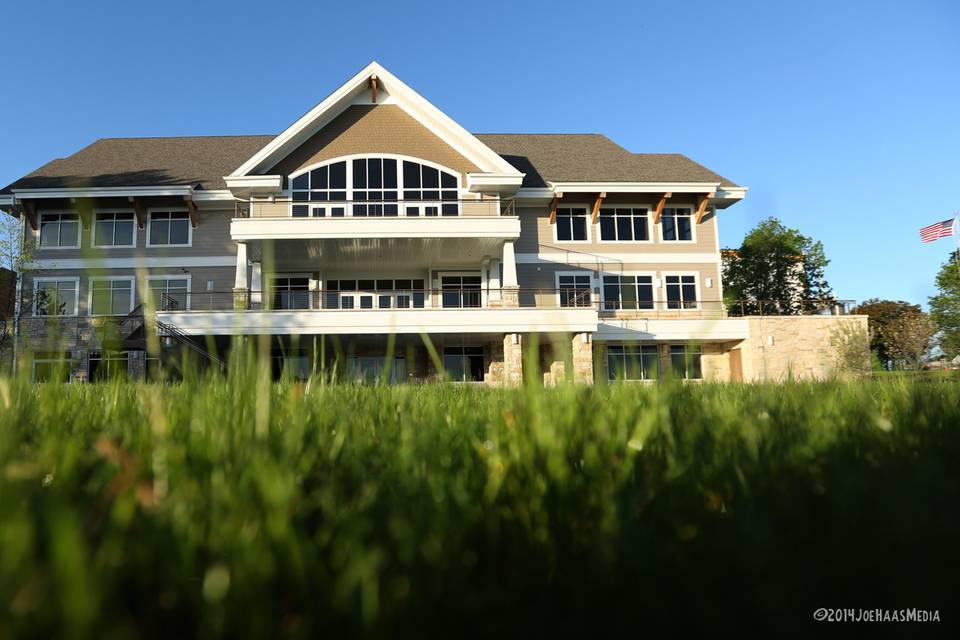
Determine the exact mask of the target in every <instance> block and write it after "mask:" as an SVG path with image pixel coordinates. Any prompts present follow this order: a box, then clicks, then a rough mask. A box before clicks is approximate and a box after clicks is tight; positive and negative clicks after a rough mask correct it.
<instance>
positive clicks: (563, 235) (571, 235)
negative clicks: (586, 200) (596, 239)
mask: <svg viewBox="0 0 960 640" xmlns="http://www.w3.org/2000/svg"><path fill="white" fill-rule="evenodd" d="M554 226H555V227H556V234H557V241H559V242H587V238H588V237H587V210H586V209H569V208H565V209H557V218H556V221H555V223H554Z"/></svg>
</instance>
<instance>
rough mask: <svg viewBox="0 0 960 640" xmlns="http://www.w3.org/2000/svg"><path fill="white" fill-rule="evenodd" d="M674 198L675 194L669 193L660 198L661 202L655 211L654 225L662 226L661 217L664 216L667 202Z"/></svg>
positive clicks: (658, 202)
mask: <svg viewBox="0 0 960 640" xmlns="http://www.w3.org/2000/svg"><path fill="white" fill-rule="evenodd" d="M672 197H673V193H672V192H670V191H667V192H666V193H665V194H663V195H662V196H660V200H659V201H657V206H656V207H655V208H654V210H653V224H660V216H661V215H662V214H663V207H664V206H666V204H667V200H669V199H670V198H672Z"/></svg>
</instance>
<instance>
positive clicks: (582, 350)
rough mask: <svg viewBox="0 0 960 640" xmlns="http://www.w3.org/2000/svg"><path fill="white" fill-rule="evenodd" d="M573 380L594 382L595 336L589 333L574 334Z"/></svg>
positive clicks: (586, 382) (587, 382)
mask: <svg viewBox="0 0 960 640" xmlns="http://www.w3.org/2000/svg"><path fill="white" fill-rule="evenodd" d="M571 346H572V353H573V381H574V382H580V383H585V384H592V383H593V338H592V336H591V334H589V333H576V334H574V336H573V343H572V345H571Z"/></svg>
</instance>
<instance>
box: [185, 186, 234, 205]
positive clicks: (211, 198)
mask: <svg viewBox="0 0 960 640" xmlns="http://www.w3.org/2000/svg"><path fill="white" fill-rule="evenodd" d="M234 200H236V198H234V196H233V193H232V192H231V191H230V190H229V189H211V190H210V191H194V192H193V201H194V202H233V201H234Z"/></svg>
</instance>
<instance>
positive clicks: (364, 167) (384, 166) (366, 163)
mask: <svg viewBox="0 0 960 640" xmlns="http://www.w3.org/2000/svg"><path fill="white" fill-rule="evenodd" d="M353 200H354V204H353V215H355V216H371V217H372V216H395V215H397V211H398V205H397V202H396V200H397V161H396V160H394V159H391V158H386V159H385V158H357V159H356V160H354V161H353ZM384 200H386V201H387V202H386V203H384V202H383V201H384ZM361 202H369V203H370V204H361Z"/></svg>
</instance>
